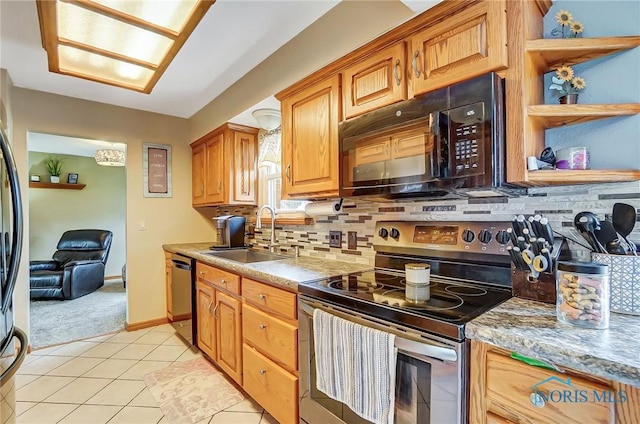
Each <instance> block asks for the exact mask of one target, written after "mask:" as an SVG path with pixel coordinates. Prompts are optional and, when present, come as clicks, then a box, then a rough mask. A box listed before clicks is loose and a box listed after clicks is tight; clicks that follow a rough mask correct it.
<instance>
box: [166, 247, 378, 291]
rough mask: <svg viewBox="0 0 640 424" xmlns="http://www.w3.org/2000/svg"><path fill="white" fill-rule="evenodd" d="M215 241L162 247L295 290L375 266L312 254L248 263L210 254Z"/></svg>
mask: <svg viewBox="0 0 640 424" xmlns="http://www.w3.org/2000/svg"><path fill="white" fill-rule="evenodd" d="M211 244H212V243H211V242H208V243H184V244H165V245H163V246H162V248H163V249H164V250H166V251H168V252H172V253H178V254H181V255H185V256H188V257H190V258H193V259H196V260H198V261H201V262H204V263H206V264H209V265H213V266H215V267H219V268H221V269H224V270H227V271H230V272H234V273H237V274H241V275H243V276H245V277H249V278H255V279H257V280H259V281H262V282H265V283H270V284H273V285H277V286H282V287H283V288H286V289H288V290H291V291H295V292H297V291H298V284H299V283H304V282H307V281H314V280H320V279H323V278H328V277H332V276H334V275H341V274H348V273H351V272H358V271H364V270H367V269H371V268H372V266H370V265H362V264H354V263H351V262H341V261H336V260H327V259H318V258H311V257H309V256H300V257H298V258H294V257H292V256H291V257H289V256H288V255H285V256H287V259H279V260H275V261H265V262H253V263H246V264H245V263H239V262H234V261H230V260H228V259H223V258H217V257H215V256H212V255H207V253H208V252H211V250H209V246H211Z"/></svg>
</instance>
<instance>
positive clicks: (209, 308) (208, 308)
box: [207, 300, 213, 315]
mask: <svg viewBox="0 0 640 424" xmlns="http://www.w3.org/2000/svg"><path fill="white" fill-rule="evenodd" d="M212 304H213V300H212V301H210V302H209V306H207V311H209V313H210V314H212V315H213V313H212V312H211V305H212Z"/></svg>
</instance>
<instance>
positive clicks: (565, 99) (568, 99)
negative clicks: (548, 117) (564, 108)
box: [558, 93, 578, 105]
mask: <svg viewBox="0 0 640 424" xmlns="http://www.w3.org/2000/svg"><path fill="white" fill-rule="evenodd" d="M558 100H559V101H560V103H561V104H563V105H575V104H578V93H572V94H567V95H564V96H562V97H560V98H559V99H558Z"/></svg>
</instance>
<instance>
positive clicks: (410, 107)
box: [338, 73, 505, 199]
mask: <svg viewBox="0 0 640 424" xmlns="http://www.w3.org/2000/svg"><path fill="white" fill-rule="evenodd" d="M504 113H505V112H504V81H503V80H502V79H501V78H500V77H498V76H497V75H496V74H495V73H490V74H485V75H482V76H480V77H477V78H474V79H471V80H467V81H464V82H461V83H458V84H455V85H451V86H448V87H445V88H442V89H439V90H436V91H432V92H429V93H426V94H423V95H420V96H416V97H414V98H413V99H410V100H406V101H402V102H399V103H396V104H393V105H390V106H387V107H384V108H381V109H378V110H375V111H373V112H369V113H366V114H363V115H360V116H357V117H354V118H352V119H349V120H346V121H343V122H341V123H340V124H339V126H338V133H339V139H340V166H341V173H340V175H341V177H340V178H341V181H340V195H341V196H342V197H353V196H366V197H369V198H373V199H394V198H418V197H438V198H442V197H454V198H459V197H465V196H494V195H498V196H500V195H504V194H505V192H504V191H503V190H501V189H502V188H503V185H504V179H505V178H504V177H505V175H504V173H505V163H504V161H505V154H504V153H505V136H504V132H505V130H504Z"/></svg>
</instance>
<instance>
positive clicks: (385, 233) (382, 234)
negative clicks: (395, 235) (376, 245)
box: [378, 228, 389, 238]
mask: <svg viewBox="0 0 640 424" xmlns="http://www.w3.org/2000/svg"><path fill="white" fill-rule="evenodd" d="M378 235H379V236H380V237H382V238H387V236H389V231H387V229H386V228H380V231H378Z"/></svg>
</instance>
